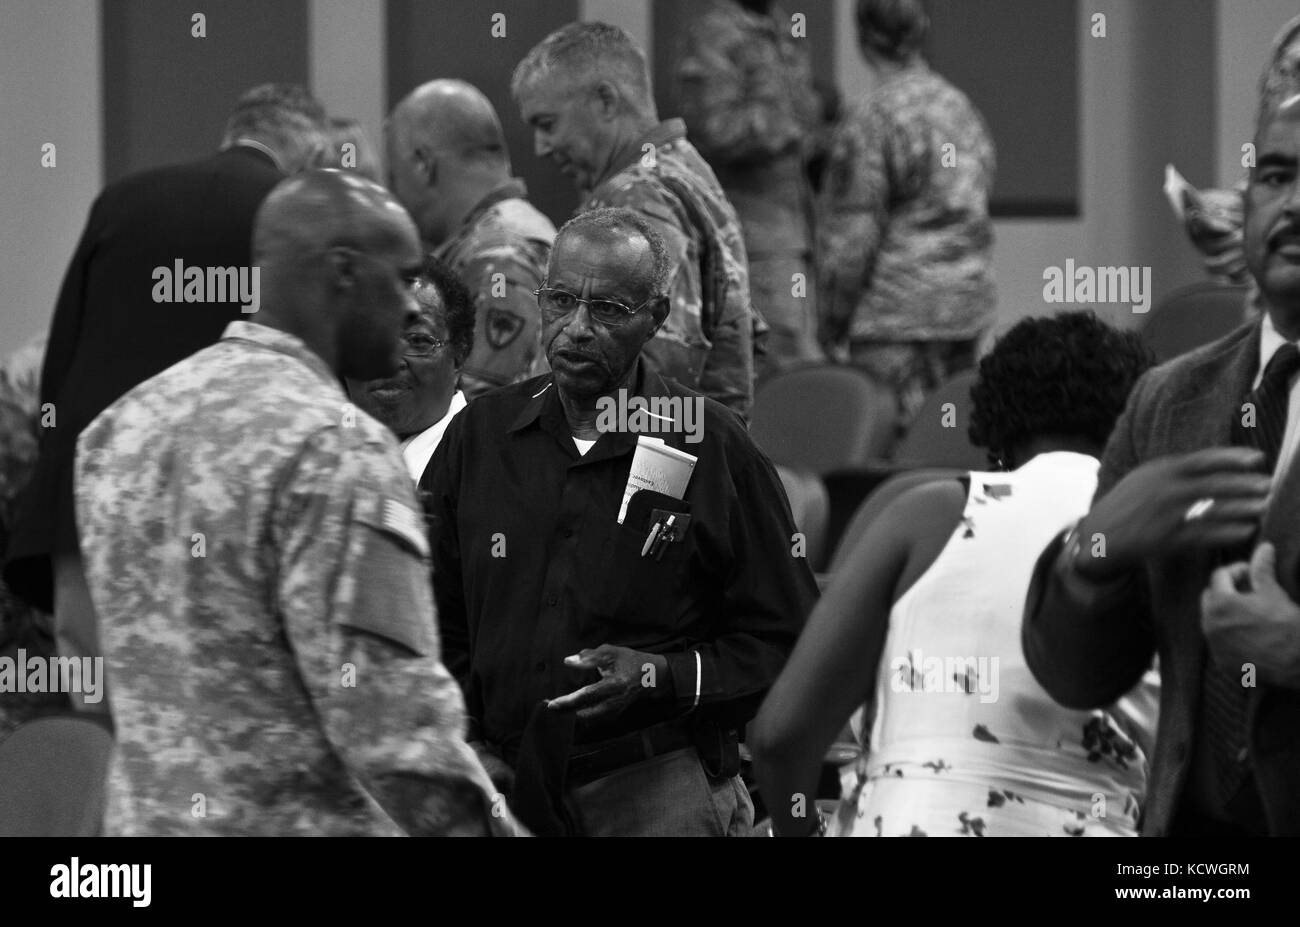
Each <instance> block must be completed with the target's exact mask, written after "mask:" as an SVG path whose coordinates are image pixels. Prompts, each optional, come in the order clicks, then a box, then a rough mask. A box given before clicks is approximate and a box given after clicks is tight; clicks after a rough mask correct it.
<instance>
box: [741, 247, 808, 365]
mask: <svg viewBox="0 0 1300 927" xmlns="http://www.w3.org/2000/svg"><path fill="white" fill-rule="evenodd" d="M795 274H802V275H803V277H802V287H803V294H804V295H802V296H796V295H794V293H795V287H796V279H795V276H794V275H795ZM813 277H814V274H813V270H812V267H811V262H810V261H809V259H808V257H807V256H805V255H803V254H799V253H798V252H793V251H791V252H769V253H766V254H751V255H750V256H749V296H750V301H751V302H753V304H754V308H755V309H757V310H758V312H759V314H760V315H761V316H762V317H763V321H765V322H767V324H768V325H769V326H770V327H771V331H769V332H768V335H767V354H766V356H765V357H764V359H763V363H762V367H761V368H760V369H759V370H757V371H755V373H756V375H757V376H758V378H759V379H762V378H764V377H767V376H769V375H771V374H773V373H776V372H777V371H779V370H782V369H784V368H786V367H791V366H797V365H799V364H807V363H813V362H816V361H820V360H823V359H824V355H823V353H822V349H821V346H820V345H819V344H818V343H817V309H816V306H817V300H816V294H815V293H814V292H813Z"/></svg>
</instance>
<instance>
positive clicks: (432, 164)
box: [411, 148, 438, 187]
mask: <svg viewBox="0 0 1300 927" xmlns="http://www.w3.org/2000/svg"><path fill="white" fill-rule="evenodd" d="M411 157H412V158H414V159H415V167H416V170H418V171H419V173H420V176H421V177H423V178H424V185H425V186H426V187H436V186H437V185H438V158H437V157H436V156H435V155H434V153H433V152H432V151H430V150H429V149H427V148H417V149H415V151H413V152H412V153H411Z"/></svg>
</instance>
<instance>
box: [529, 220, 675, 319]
mask: <svg viewBox="0 0 1300 927" xmlns="http://www.w3.org/2000/svg"><path fill="white" fill-rule="evenodd" d="M589 231H595V232H605V233H607V234H611V235H624V236H628V237H635V236H638V235H639V236H640V237H641V238H644V239H645V240H646V244H648V245H649V246H650V260H651V266H650V279H649V281H648V283H649V287H650V294H649V295H650V296H652V297H653V296H667V295H669V294H668V289H669V286H670V284H671V283H672V281H671V279H670V274H671V272H672V263H671V262H670V261H669V260H668V246H667V245H666V244H665V243H664V239H663V236H662V235H660V234H659V233H658V232H656V231H655V228H654V226H653V225H651V224H650V223H649V222H647V221H646V220H645V218H644V217H643V216H642V215H641V214H640V213H638V212H636V211H634V210H631V209H628V208H626V207H624V206H606V207H604V208H602V209H593V210H591V211H590V212H584V213H579V214H578V215H576V216H574V217H573V218H572V219H570V220H569V221H568V222H566V223H564V225H562V226H560V230H559V231H558V232H556V233H555V244H556V245H559V243H560V239H561V238H562V237H564V236H565V235H568V234H570V233H580V232H589ZM558 251H559V248H558V247H554V246H553V247H552V248H551V263H552V264H554V262H555V255H556V253H557V252H558ZM546 276H547V277H548V278H549V277H550V276H551V268H550V267H549V266H548V267H547V269H546Z"/></svg>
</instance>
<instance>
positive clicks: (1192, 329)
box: [1141, 280, 1250, 362]
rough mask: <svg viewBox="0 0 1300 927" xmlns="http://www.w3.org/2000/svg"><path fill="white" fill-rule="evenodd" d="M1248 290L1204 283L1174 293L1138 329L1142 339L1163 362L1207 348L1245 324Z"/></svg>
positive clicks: (1152, 311) (1229, 285) (1159, 304)
mask: <svg viewBox="0 0 1300 927" xmlns="http://www.w3.org/2000/svg"><path fill="white" fill-rule="evenodd" d="M1249 292H1250V288H1249V287H1245V286H1233V285H1231V284H1227V283H1214V282H1212V281H1208V280H1207V281H1205V282H1203V283H1194V284H1192V285H1191V286H1185V287H1183V288H1182V289H1179V290H1175V291H1174V292H1173V293H1170V294H1169V295H1168V296H1166V297H1165V298H1164V299H1163V300H1161V301H1160V302H1159V303H1158V304H1157V305H1156V307H1155V308H1154V309H1152V310H1151V314H1150V315H1149V316H1148V317H1147V319H1146V322H1145V323H1144V324H1143V325H1142V328H1141V334H1142V339H1143V340H1144V341H1145V342H1146V343H1147V345H1148V346H1149V347H1150V348H1151V350H1153V351H1155V353H1156V357H1157V358H1158V359H1159V360H1161V361H1162V362H1163V361H1167V360H1172V359H1173V358H1175V357H1177V356H1178V355H1179V354H1186V353H1187V352H1188V351H1190V350H1192V349H1193V348H1199V347H1200V346H1201V345H1203V344H1209V343H1210V342H1211V341H1214V340H1215V339H1217V338H1222V337H1223V336H1224V335H1226V334H1228V332H1230V331H1232V330H1233V329H1234V328H1236V327H1237V326H1239V325H1241V324H1242V323H1243V322H1245V321H1246V294H1247V293H1249Z"/></svg>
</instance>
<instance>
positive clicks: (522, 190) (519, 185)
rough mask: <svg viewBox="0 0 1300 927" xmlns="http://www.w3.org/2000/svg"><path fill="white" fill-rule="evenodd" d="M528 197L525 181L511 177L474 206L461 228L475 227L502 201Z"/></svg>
mask: <svg viewBox="0 0 1300 927" xmlns="http://www.w3.org/2000/svg"><path fill="white" fill-rule="evenodd" d="M527 197H528V187H526V186H525V185H524V182H523V180H521V179H520V178H518V177H511V178H509V179H508V180H505V181H503V182H502V184H501V185H500V186H499V187H497V188H496V189H494V190H493V191H492V192H491V193H489V194H488V195H487V196H485V197H483V199H481V200H479V201H478V203H476V204H475V205H474V208H473V209H471V210H470V211H469V215H467V216H466V217H465V221H464V222H462V223H461V228H468V227H469V226H471V225H473V224H474V223H475V222H477V221H478V217H479V216H481V215H483V213H485V212H487V211H488V210H489V209H491V208H492V207H493V206H495V205H496V204H497V203H499V202H501V201H502V200H522V199H526V198H527Z"/></svg>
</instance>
